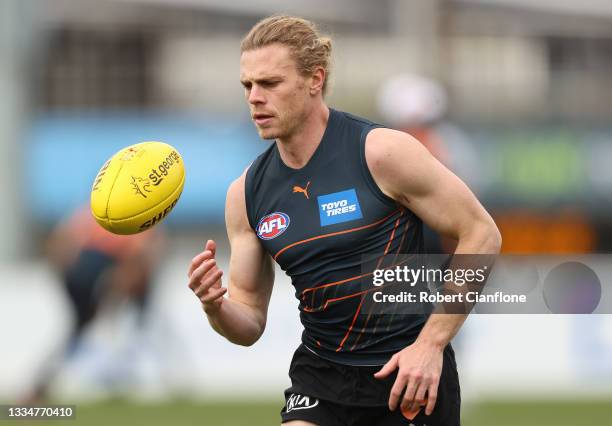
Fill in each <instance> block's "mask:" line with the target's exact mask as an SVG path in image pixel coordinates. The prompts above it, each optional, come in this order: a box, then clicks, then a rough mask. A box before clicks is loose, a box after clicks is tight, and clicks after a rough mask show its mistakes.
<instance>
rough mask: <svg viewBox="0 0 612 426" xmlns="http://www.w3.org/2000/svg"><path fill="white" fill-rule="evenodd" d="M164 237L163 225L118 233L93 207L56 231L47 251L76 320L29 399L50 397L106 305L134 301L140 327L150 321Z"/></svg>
mask: <svg viewBox="0 0 612 426" xmlns="http://www.w3.org/2000/svg"><path fill="white" fill-rule="evenodd" d="M164 239H165V237H164V231H163V228H162V227H161V226H158V227H155V228H153V229H150V230H148V231H145V232H143V233H141V234H137V235H115V234H112V233H110V232H108V231H107V230H105V229H104V228H102V227H101V226H100V225H98V224H97V223H96V221H95V220H94V218H93V216H92V214H91V211H90V209H89V205H84V206H82V207H80V208H79V209H77V211H75V212H74V213H73V214H72V215H70V216H69V217H68V218H66V219H65V220H63V221H61V222H60V223H59V224H58V225H57V226H56V227H55V228H54V229H53V231H52V232H51V234H50V236H49V238H48V240H47V243H46V255H47V258H48V260H49V262H50V263H51V265H52V267H53V269H54V271H55V273H56V274H57V275H58V276H59V278H60V281H61V283H62V284H63V290H64V291H65V294H66V296H67V299H68V301H69V305H70V307H71V308H72V317H73V324H72V327H71V330H70V333H69V335H68V339H67V341H66V342H65V344H64V345H62V346H61V347H60V350H59V354H60V356H59V359H58V357H56V356H55V355H52V356H50V357H49V359H48V360H47V361H46V363H45V365H43V368H42V371H41V373H40V375H39V377H38V379H37V381H36V383H35V386H34V388H33V389H32V392H31V393H30V395H29V396H28V397H27V400H29V401H32V402H33V401H38V400H41V399H44V398H45V397H46V396H47V393H48V390H49V386H50V385H51V384H52V381H53V379H54V378H55V376H56V374H57V372H58V370H59V368H61V367H62V361H65V359H64V358H68V357H70V356H71V355H72V354H73V353H74V352H75V351H77V350H78V349H79V344H80V343H82V342H81V338H82V337H83V334H84V333H85V331H86V329H87V327H88V326H89V325H90V324H91V323H92V322H93V321H94V320H95V319H96V316H97V315H98V314H99V313H100V312H101V311H102V310H104V309H105V308H107V309H108V307H112V306H114V305H115V306H116V305H119V304H121V303H123V302H124V301H127V302H130V303H132V304H133V305H134V307H135V309H136V312H137V326H138V327H139V328H142V327H143V326H144V325H145V320H146V314H147V307H148V302H149V295H150V292H151V282H152V279H153V276H154V273H155V271H156V267H157V265H158V262H159V260H160V257H161V254H162V250H163V243H164Z"/></svg>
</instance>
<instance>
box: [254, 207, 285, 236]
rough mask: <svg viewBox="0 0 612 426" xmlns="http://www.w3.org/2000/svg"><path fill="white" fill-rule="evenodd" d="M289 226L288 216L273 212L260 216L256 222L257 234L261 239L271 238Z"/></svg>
mask: <svg viewBox="0 0 612 426" xmlns="http://www.w3.org/2000/svg"><path fill="white" fill-rule="evenodd" d="M288 227H289V216H288V215H287V214H285V213H281V212H274V213H270V214H269V215H266V216H264V217H262V218H261V220H260V221H259V223H258V224H257V236H258V237H259V238H261V239H262V240H271V239H272V238H276V237H278V236H279V235H280V234H282V233H283V232H285V231H286V230H287V228H288Z"/></svg>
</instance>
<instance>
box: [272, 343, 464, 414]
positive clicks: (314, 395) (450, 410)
mask: <svg viewBox="0 0 612 426" xmlns="http://www.w3.org/2000/svg"><path fill="white" fill-rule="evenodd" d="M380 368H381V367H380V366H372V367H355V366H350V365H344V364H338V363H335V362H331V361H328V360H326V359H323V358H321V357H319V356H318V355H315V354H314V353H312V352H311V351H310V350H308V349H307V348H306V347H304V345H300V346H299V347H298V349H297V350H296V351H295V354H294V355H293V359H292V361H291V366H290V368H289V377H290V378H291V387H290V388H288V389H287V390H285V406H284V407H283V409H282V410H281V418H282V422H288V421H290V420H303V421H308V422H312V423H314V424H317V425H319V426H395V425H398V426H399V425H403V426H409V425H414V426H425V425H426V426H438V425H439V426H442V425H443V426H458V425H459V424H460V406H461V395H460V389H459V377H458V374H457V364H456V362H455V353H454V351H453V348H452V347H451V346H450V345H448V346H447V347H446V348H445V349H444V358H443V367H442V374H441V377H440V385H439V387H438V399H437V402H436V406H435V408H434V411H433V413H432V414H431V415H430V416H426V415H425V413H424V408H423V409H421V410H420V411H419V413H418V414H417V415H416V417H414V418H413V419H412V420H409V419H408V418H407V417H405V416H404V415H403V414H402V412H401V410H400V409H399V407H398V409H396V410H395V411H390V410H389V407H388V401H389V394H390V392H391V387H392V386H393V383H394V382H395V378H396V375H397V372H395V373H393V374H391V375H390V376H389V377H387V378H386V379H384V380H377V379H375V378H374V373H375V372H377V371H378V370H380Z"/></svg>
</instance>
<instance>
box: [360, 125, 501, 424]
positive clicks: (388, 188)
mask: <svg viewBox="0 0 612 426" xmlns="http://www.w3.org/2000/svg"><path fill="white" fill-rule="evenodd" d="M365 152H366V161H367V164H368V168H369V169H370V172H371V174H372V177H373V178H374V180H375V182H376V183H377V185H378V186H379V187H380V189H381V191H382V192H383V193H384V194H385V195H387V196H389V197H390V198H392V199H394V200H396V201H397V202H398V203H400V204H402V205H404V206H405V207H407V208H408V209H410V210H411V211H412V212H413V213H415V214H416V215H417V216H418V217H420V218H421V220H423V222H424V223H426V224H427V225H429V226H430V227H431V228H432V229H433V230H435V231H436V232H439V233H440V234H443V235H446V236H448V237H451V238H453V239H456V240H457V248H456V250H455V254H497V253H499V250H500V247H501V235H500V233H499V230H498V229H497V226H496V225H495V222H494V221H493V219H492V218H491V216H490V215H489V214H488V213H487V211H486V210H485V209H484V207H482V205H481V204H480V203H479V202H478V200H477V199H476V197H475V196H474V194H473V193H472V191H470V189H469V188H468V187H467V186H466V185H465V183H463V182H462V181H461V179H459V178H458V177H457V176H456V175H454V174H453V173H452V172H451V171H450V170H448V169H447V168H446V167H444V166H443V165H442V164H441V163H440V162H439V161H438V160H436V159H435V158H434V157H433V156H432V155H431V154H430V153H429V151H428V150H427V149H426V148H425V147H424V146H423V145H422V144H421V143H420V142H419V141H417V140H416V139H414V138H413V137H411V136H410V135H408V134H406V133H403V132H398V131H395V130H390V129H375V130H372V131H371V132H370V133H369V134H368V137H367V140H366V147H365ZM466 318H467V315H463V314H432V315H430V317H429V319H428V320H427V322H426V324H425V326H424V327H423V329H422V330H421V333H420V334H419V336H418V338H417V339H416V341H415V342H414V343H413V344H412V345H410V346H408V347H406V348H405V349H403V350H402V351H400V352H398V353H396V354H395V355H394V356H393V357H392V358H391V359H390V360H389V362H387V364H385V365H384V366H383V368H382V369H381V370H380V371H379V372H378V373H376V375H375V377H377V378H383V377H386V376H388V375H389V374H391V373H392V372H393V371H394V370H395V369H399V371H398V375H397V379H396V381H395V383H394V385H393V388H392V389H391V395H390V397H389V408H390V409H391V410H395V409H396V408H397V406H398V403H400V400H401V406H402V408H404V409H408V410H414V409H416V408H417V407H418V406H419V405H422V404H423V403H424V401H425V400H426V401H427V405H426V408H425V414H427V415H430V414H431V413H432V411H433V409H434V406H435V403H436V399H437V392H438V383H439V381H440V375H441V373H442V352H443V350H444V348H445V347H446V345H448V343H449V342H450V340H451V339H452V338H453V337H454V336H455V334H456V333H457V331H458V330H459V328H460V327H461V325H462V324H463V322H464V321H465V319H466Z"/></svg>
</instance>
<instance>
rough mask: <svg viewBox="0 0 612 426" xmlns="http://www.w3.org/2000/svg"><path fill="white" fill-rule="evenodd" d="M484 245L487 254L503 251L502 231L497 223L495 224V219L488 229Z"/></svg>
mask: <svg viewBox="0 0 612 426" xmlns="http://www.w3.org/2000/svg"><path fill="white" fill-rule="evenodd" d="M483 246H484V247H483V251H484V252H485V253H487V254H499V252H500V251H501V247H502V236H501V232H499V229H498V228H497V225H495V222H493V221H491V224H490V225H489V227H488V229H487V232H486V237H485V239H484V244H483Z"/></svg>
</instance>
